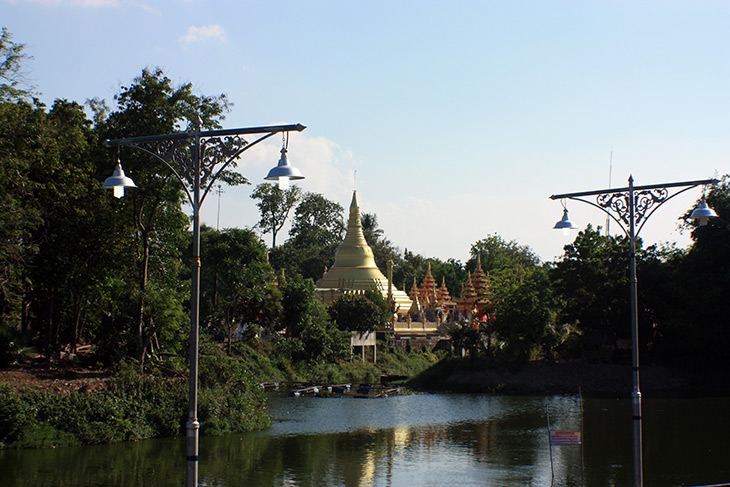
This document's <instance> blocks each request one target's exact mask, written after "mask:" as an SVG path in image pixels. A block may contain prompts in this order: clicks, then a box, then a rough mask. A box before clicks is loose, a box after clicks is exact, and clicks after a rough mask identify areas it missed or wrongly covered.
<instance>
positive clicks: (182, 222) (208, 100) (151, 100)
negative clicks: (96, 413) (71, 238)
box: [97, 68, 242, 366]
mask: <svg viewBox="0 0 730 487" xmlns="http://www.w3.org/2000/svg"><path fill="white" fill-rule="evenodd" d="M115 100H116V103H117V108H116V110H115V111H114V112H112V113H111V114H110V115H109V116H108V118H107V119H106V120H104V121H103V122H101V123H100V124H99V125H98V127H97V129H98V131H99V132H100V134H102V138H108V139H118V138H127V137H133V136H141V135H157V134H166V133H175V132H178V131H180V129H181V128H185V127H190V126H191V125H192V124H193V122H195V121H197V120H198V119H200V120H201V121H202V126H203V128H204V129H213V128H219V127H220V120H222V119H223V115H224V113H225V112H226V111H227V110H228V108H229V104H228V100H227V98H226V96H225V95H218V96H203V95H195V94H194V93H193V86H192V84H190V83H185V84H182V85H180V86H177V87H175V86H173V84H172V81H171V80H170V79H169V78H168V77H166V76H165V75H164V73H163V72H162V70H160V69H159V68H158V69H149V68H148V69H144V70H143V71H142V74H141V75H140V76H139V77H137V78H135V79H134V80H133V82H132V84H130V85H129V86H126V87H122V90H121V92H120V93H119V94H118V95H116V96H115ZM122 152H123V154H124V168H125V171H126V173H127V175H128V176H129V177H131V178H132V179H133V180H135V182H136V183H137V185H138V188H137V189H135V190H134V191H129V192H128V197H126V198H123V199H122V200H121V201H119V202H117V203H116V205H115V206H117V207H118V212H119V213H120V215H121V218H122V219H123V220H124V222H125V225H126V226H125V227H124V229H123V230H120V231H122V232H124V231H126V236H124V237H123V238H124V239H125V240H126V241H128V242H130V244H132V245H130V247H129V248H128V252H129V254H128V256H127V258H128V259H129V260H131V261H135V262H136V265H135V266H130V267H132V268H133V269H134V270H133V272H132V274H128V281H129V282H130V283H131V282H134V283H135V284H136V285H135V286H133V287H131V288H129V289H128V291H127V292H124V293H122V295H123V296H125V297H126V298H127V299H128V300H129V301H128V307H127V309H126V310H123V312H120V313H117V315H116V316H115V321H116V320H121V321H122V322H121V323H118V322H113V323H111V325H112V326H114V327H115V328H117V329H128V328H130V327H131V328H132V329H133V330H135V331H134V336H135V338H136V340H135V341H136V350H135V351H134V352H131V354H132V355H135V356H136V357H137V358H138V360H139V361H140V365H141V366H143V365H144V359H145V356H146V355H147V353H148V349H149V345H150V343H152V341H153V340H155V339H159V336H160V334H162V332H161V330H160V329H159V327H158V326H157V325H156V323H159V322H161V320H159V319H156V318H155V316H154V310H152V309H149V308H148V307H147V293H148V289H149V288H150V287H149V285H150V282H151V281H153V282H156V284H155V286H158V287H159V286H161V287H160V291H161V294H160V296H163V297H167V298H169V302H168V303H167V304H168V306H170V307H177V308H180V307H182V306H183V299H181V298H182V296H183V294H181V292H183V289H185V288H186V286H185V285H184V281H182V280H181V273H180V269H179V263H180V251H181V250H182V249H184V248H186V245H185V244H184V243H183V242H185V240H186V239H187V237H188V234H187V232H186V228H187V226H188V219H187V217H186V216H185V214H184V213H183V211H182V204H183V202H184V199H183V198H184V197H183V195H184V193H183V188H182V186H181V185H180V183H179V182H178V181H177V179H176V178H175V177H174V175H173V173H172V172H171V171H170V169H169V168H168V167H167V166H166V165H165V164H163V163H162V162H160V161H159V160H157V159H156V158H154V157H151V156H149V155H147V154H145V153H143V152H142V151H135V150H127V149H122ZM233 182H234V183H235V182H242V181H241V180H240V179H238V180H236V179H235V178H234V179H233ZM165 289H167V290H169V292H165V291H164V290H165ZM119 311H122V310H119ZM130 320H131V322H130ZM167 323H168V324H170V325H172V323H171V322H169V321H167ZM184 325H185V323H184V322H183V321H181V322H180V323H177V326H176V327H175V331H176V333H172V334H167V333H165V335H166V336H175V337H176V340H178V341H179V340H180V339H181V338H182V337H183V336H184V335H183V334H182V331H183V330H184V329H185V327H184ZM165 345H166V344H164V343H162V344H161V346H162V347H164V346H165ZM167 345H170V346H173V344H171V343H169V344H167ZM175 346H178V345H177V344H176V345H175Z"/></svg>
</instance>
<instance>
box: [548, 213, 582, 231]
mask: <svg viewBox="0 0 730 487" xmlns="http://www.w3.org/2000/svg"><path fill="white" fill-rule="evenodd" d="M553 228H554V229H555V230H562V231H563V235H569V234H570V231H571V230H572V229H574V228H578V227H577V226H576V224H575V223H573V222H572V221H570V218H569V217H568V209H567V208H563V218H561V219H560V221H558V223H556V224H555V226H554V227H553Z"/></svg>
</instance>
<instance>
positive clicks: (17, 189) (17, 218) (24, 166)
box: [0, 102, 47, 326]
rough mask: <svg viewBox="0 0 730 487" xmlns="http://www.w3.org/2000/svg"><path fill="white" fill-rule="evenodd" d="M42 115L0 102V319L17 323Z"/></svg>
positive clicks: (34, 219)
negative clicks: (31, 173) (33, 173)
mask: <svg viewBox="0 0 730 487" xmlns="http://www.w3.org/2000/svg"><path fill="white" fill-rule="evenodd" d="M46 126H47V117H46V113H45V111H44V110H43V109H42V107H39V106H37V105H36V106H33V105H30V104H28V103H25V102H19V103H0V181H2V184H0V214H2V218H0V320H1V321H2V323H3V324H7V325H8V326H17V325H18V324H20V322H21V315H22V309H23V305H22V301H23V300H22V296H23V293H24V291H25V289H26V286H27V282H26V281H25V280H24V277H23V275H24V268H25V264H26V263H27V262H28V260H29V259H30V257H31V256H32V255H33V253H34V252H36V251H37V245H36V243H35V242H33V241H32V240H31V239H30V238H28V236H29V234H30V232H32V231H33V230H34V229H35V228H37V227H38V226H39V225H40V224H41V223H42V221H43V220H42V218H41V212H40V208H39V207H38V205H37V204H36V202H35V200H34V199H33V186H34V185H33V182H32V179H31V177H30V170H31V167H32V166H33V165H34V164H37V163H38V162H39V161H42V160H43V158H44V157H45V154H46V151H45V150H44V145H45V144H44V143H43V141H44V140H45V139H46V136H45V133H46Z"/></svg>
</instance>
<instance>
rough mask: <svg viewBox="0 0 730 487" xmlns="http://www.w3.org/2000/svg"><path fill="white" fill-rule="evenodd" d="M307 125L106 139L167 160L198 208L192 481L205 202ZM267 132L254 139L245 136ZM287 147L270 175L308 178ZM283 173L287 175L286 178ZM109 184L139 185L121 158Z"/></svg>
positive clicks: (191, 479) (194, 453) (192, 452)
mask: <svg viewBox="0 0 730 487" xmlns="http://www.w3.org/2000/svg"><path fill="white" fill-rule="evenodd" d="M305 128H306V127H304V126H303V125H301V124H296V125H273V126H265V127H251V128H238V129H223V130H207V131H203V130H201V122H200V120H198V122H197V123H196V127H195V131H193V132H183V133H177V134H167V135H154V136H146V137H134V138H129V139H117V140H106V141H104V145H105V146H107V147H120V146H128V147H132V148H135V149H138V150H140V151H142V152H144V153H146V154H148V155H150V156H152V157H155V158H156V159H158V160H159V161H161V162H163V163H164V164H165V165H166V166H167V167H168V168H169V169H170V170H171V171H172V173H173V174H174V175H175V177H176V178H177V180H178V181H179V182H180V184H181V185H182V187H183V189H184V190H185V194H186V195H187V197H188V200H189V202H190V204H191V206H192V208H193V259H192V264H191V272H192V289H191V298H190V380H189V386H190V391H189V407H188V409H189V411H188V413H189V414H188V422H187V424H186V431H187V435H186V437H187V443H186V445H187V446H186V464H187V467H186V484H185V485H186V486H187V487H196V486H197V484H198V450H199V443H198V437H199V435H198V432H199V429H200V424H199V423H198V325H199V319H200V207H201V205H202V204H203V201H204V200H205V197H206V196H207V194H208V192H209V191H210V190H211V188H212V187H213V184H214V183H215V181H216V180H217V178H218V177H219V176H220V175H221V173H222V172H223V171H224V170H225V169H226V167H228V165H229V164H231V163H232V162H233V161H235V160H236V159H237V158H238V157H239V156H240V155H241V154H242V153H243V152H244V151H246V150H248V149H250V148H251V147H253V146H255V145H256V144H258V143H259V142H261V141H263V140H265V139H268V138H269V137H271V136H272V135H274V134H277V133H286V134H288V133H289V132H291V131H297V132H301V131H302V130H304V129H305ZM247 134H263V135H261V136H260V137H259V138H258V139H256V140H255V141H253V142H251V143H247V142H246V141H245V140H244V139H243V138H242V137H241V136H242V135H247ZM285 154H286V147H284V148H283V149H282V155H283V157H282V160H280V161H279V164H278V166H277V167H274V168H273V169H272V170H271V171H270V172H269V175H268V176H267V178H266V179H268V180H274V179H279V181H280V182H281V181H286V182H288V180H289V179H302V178H303V177H304V176H302V175H301V173H299V171H298V170H296V169H295V168H293V167H292V166H291V165H290V164H289V162H288V160H287V159H286V157H285ZM282 178H283V179H282ZM103 187H105V188H109V189H113V190H114V195H115V196H117V197H121V196H123V195H124V188H125V187H127V188H134V187H136V186H135V185H134V182H133V181H132V180H131V179H130V178H128V177H126V176H125V174H124V171H123V170H122V167H121V164H120V163H119V161H117V167H116V170H115V171H114V175H113V176H111V177H110V178H108V179H107V180H106V181H105V182H104V186H103Z"/></svg>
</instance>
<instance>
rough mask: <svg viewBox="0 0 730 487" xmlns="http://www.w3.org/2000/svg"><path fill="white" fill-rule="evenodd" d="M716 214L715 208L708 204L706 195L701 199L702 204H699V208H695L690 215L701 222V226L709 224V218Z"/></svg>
mask: <svg viewBox="0 0 730 487" xmlns="http://www.w3.org/2000/svg"><path fill="white" fill-rule="evenodd" d="M716 216H717V213H715V210H713V209H712V208H710V207H709V206H707V202H706V201H705V197H704V196H703V197H702V201H700V204H699V205H697V208H695V210H694V211H693V212H692V214H691V215H690V216H689V217H690V218H694V219H695V220H697V221H698V222H699V224H700V226H701V227H704V226H705V225H707V220H709V219H710V218H712V217H716Z"/></svg>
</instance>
